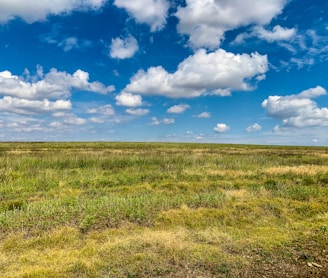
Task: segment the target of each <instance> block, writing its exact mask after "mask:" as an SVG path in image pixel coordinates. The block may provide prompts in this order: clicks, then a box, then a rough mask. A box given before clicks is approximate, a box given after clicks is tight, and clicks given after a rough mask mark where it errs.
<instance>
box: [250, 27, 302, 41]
mask: <svg viewBox="0 0 328 278" xmlns="http://www.w3.org/2000/svg"><path fill="white" fill-rule="evenodd" d="M253 32H254V34H255V35H256V36H257V37H259V38H260V39H263V40H266V41H268V42H274V41H286V40H290V39H291V38H293V37H294V36H295V35H296V29H295V28H284V27H281V26H280V25H276V26H275V27H273V29H272V32H271V31H267V30H265V29H264V28H263V27H262V26H256V27H254V29H253Z"/></svg>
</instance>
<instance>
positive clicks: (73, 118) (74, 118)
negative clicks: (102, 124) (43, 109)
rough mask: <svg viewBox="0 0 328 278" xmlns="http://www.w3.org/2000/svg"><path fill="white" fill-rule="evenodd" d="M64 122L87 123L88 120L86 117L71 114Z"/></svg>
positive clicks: (72, 123)
mask: <svg viewBox="0 0 328 278" xmlns="http://www.w3.org/2000/svg"><path fill="white" fill-rule="evenodd" d="M64 123H65V124H69V125H84V124H86V123H87V120H86V119H84V118H79V117H77V116H75V115H69V116H68V117H67V118H65V119H64Z"/></svg>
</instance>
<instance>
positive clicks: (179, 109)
mask: <svg viewBox="0 0 328 278" xmlns="http://www.w3.org/2000/svg"><path fill="white" fill-rule="evenodd" d="M189 108H190V105H188V104H179V105H173V106H172V107H170V108H169V109H167V113H171V114H181V113H183V112H185V111H186V110H187V109H189Z"/></svg>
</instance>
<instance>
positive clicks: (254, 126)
mask: <svg viewBox="0 0 328 278" xmlns="http://www.w3.org/2000/svg"><path fill="white" fill-rule="evenodd" d="M261 129H262V127H261V126H260V125H259V124H258V123H255V124H252V125H250V126H249V127H247V128H246V131H247V132H257V131H260V130H261Z"/></svg>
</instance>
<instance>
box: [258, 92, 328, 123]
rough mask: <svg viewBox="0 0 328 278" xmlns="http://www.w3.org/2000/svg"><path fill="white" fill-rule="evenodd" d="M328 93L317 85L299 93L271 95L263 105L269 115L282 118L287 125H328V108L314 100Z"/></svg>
mask: <svg viewBox="0 0 328 278" xmlns="http://www.w3.org/2000/svg"><path fill="white" fill-rule="evenodd" d="M326 94H327V91H326V90H325V89H324V88H322V87H320V86H317V87H315V88H311V89H308V90H305V91H303V92H301V93H299V94H297V95H287V96H269V97H268V98H267V99H265V100H264V101H263V102H262V107H263V108H264V109H266V111H267V113H268V115H269V116H271V117H273V118H277V119H282V121H283V126H285V127H299V128H302V127H315V126H328V108H327V107H324V108H319V107H318V105H317V103H316V102H315V101H313V100H312V98H315V97H319V96H322V95H326Z"/></svg>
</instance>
